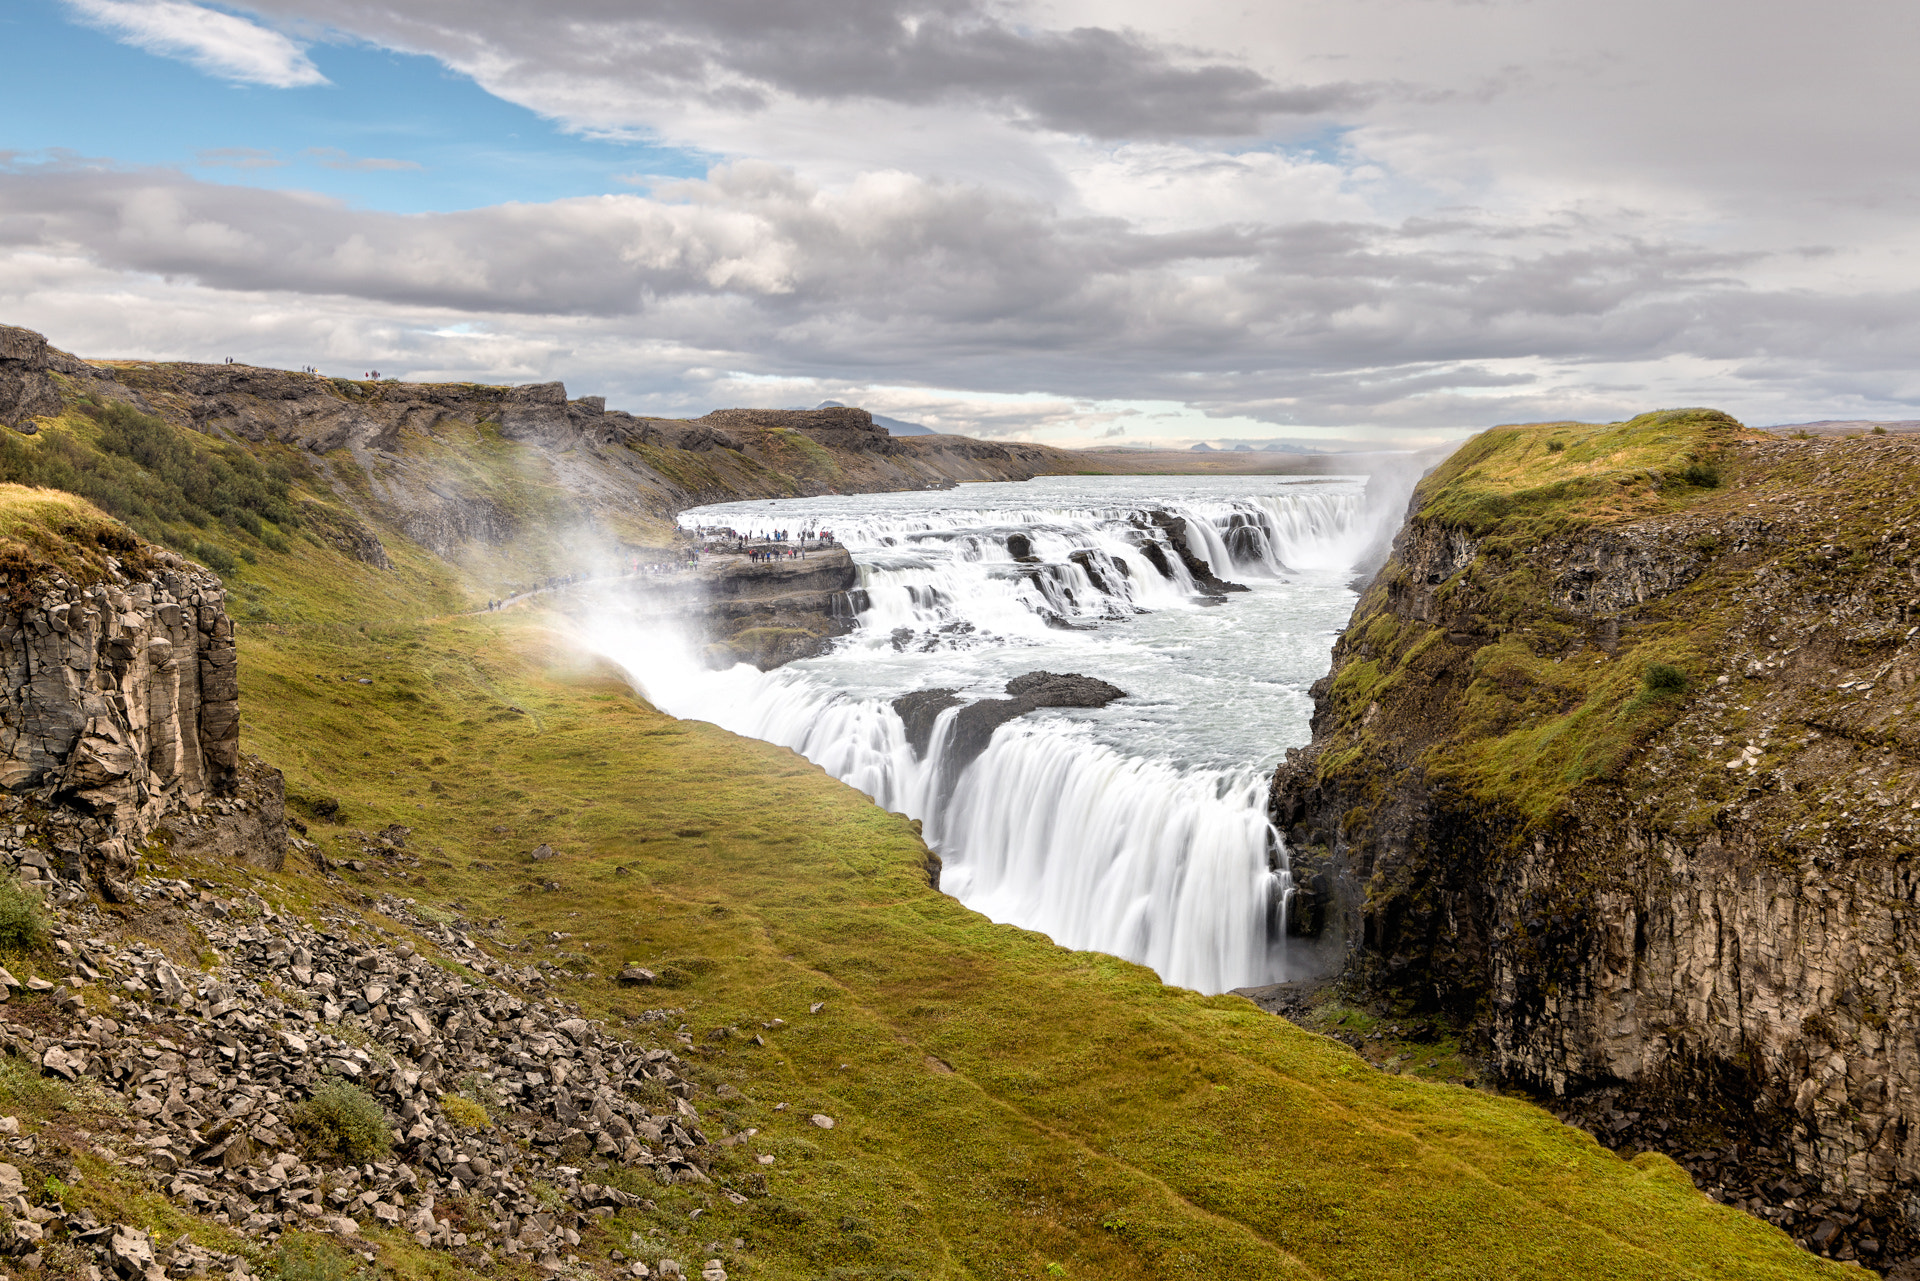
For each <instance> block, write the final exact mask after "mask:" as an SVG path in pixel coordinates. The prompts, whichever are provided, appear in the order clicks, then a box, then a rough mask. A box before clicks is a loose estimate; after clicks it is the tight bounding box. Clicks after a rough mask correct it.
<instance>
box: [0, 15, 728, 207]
mask: <svg viewBox="0 0 1920 1281" xmlns="http://www.w3.org/2000/svg"><path fill="white" fill-rule="evenodd" d="M0 46H4V47H6V48H7V49H8V50H9V51H10V53H11V54H12V56H11V57H10V58H9V59H8V62H9V70H8V74H7V75H6V76H5V77H0V120H4V121H5V122H6V125H5V128H4V130H3V131H0V152H4V151H11V152H15V153H27V155H28V157H32V156H33V154H34V153H44V152H67V153H71V154H74V155H78V156H83V157H87V158H90V159H98V160H110V161H113V162H115V163H118V164H122V165H156V166H164V167H168V168H178V169H182V170H185V171H186V172H188V173H191V174H194V175H196V176H198V177H200V178H203V179H206V180H208V181H211V182H221V183H237V184H244V185H247V186H254V187H263V188H268V189H272V190H302V191H317V192H322V193H325V194H327V195H332V196H338V197H340V198H342V199H345V200H347V201H350V202H351V203H353V204H355V205H358V206H361V207H364V208H369V209H380V210H387V211H390V212H394V213H421V212H428V211H445V210H454V209H472V208H479V207H483V206H486V205H495V204H500V203H502V202H504V201H509V200H517V201H528V202H539V201H547V200H556V199H560V198H563V197H568V196H591V195H601V194H604V193H607V192H633V191H636V190H644V183H642V184H641V185H636V184H635V182H634V181H633V180H632V179H631V176H632V175H643V176H653V177H663V178H687V177H700V176H703V175H705V173H706V171H707V169H708V167H709V166H710V165H711V164H712V163H713V162H714V160H715V159H716V157H713V156H709V155H705V154H702V153H699V152H695V151H690V150H685V149H681V148H674V147H664V146H652V145H648V144H645V143H634V142H620V141H608V140H603V139H595V138H584V137H578V136H575V135H573V134H569V133H567V132H566V131H564V130H563V129H561V128H559V127H558V126H556V125H555V124H554V123H553V122H551V121H548V120H545V119H543V118H542V117H540V116H538V115H536V114H535V113H533V112H531V111H528V110H527V109H526V108H524V107H518V106H515V105H514V104H512V103H509V102H505V101H502V100H501V99H499V98H496V97H494V96H493V95H491V94H489V93H487V92H486V91H485V90H483V89H481V88H480V87H479V86H478V85H476V84H474V83H473V81H471V80H469V79H467V78H466V77H464V76H462V75H459V74H458V73H456V72H453V71H450V70H448V69H447V68H446V67H444V66H442V65H441V64H440V63H438V62H436V61H435V60H434V59H432V58H426V57H420V56H416V55H410V54H402V53H394V52H392V51H390V50H385V49H377V48H373V47H370V46H367V45H362V44H350V43H343V44H316V45H313V46H311V47H310V48H309V49H308V50H307V52H308V55H309V56H310V57H311V58H312V59H313V61H314V62H315V63H316V64H318V66H319V67H320V70H321V71H322V72H323V73H325V75H326V77H327V79H328V80H329V81H330V82H331V83H328V84H324V85H315V86H310V87H303V88H293V89H274V88H265V87H260V86H253V85H234V84H229V83H227V82H225V81H222V80H220V79H217V78H215V77H213V76H210V75H208V74H205V73H203V72H201V71H197V70H195V69H194V68H192V67H190V66H187V65H186V64H184V63H181V62H177V61H174V60H173V59H170V58H165V57H159V56H156V55H154V54H150V53H146V52H143V51H141V50H139V49H134V48H130V47H128V46H126V45H123V44H121V43H119V42H118V41H116V40H115V39H114V38H113V37H112V36H110V35H107V34H105V33H103V32H100V31H95V30H93V29H91V28H88V27H84V26H80V25H78V24H76V23H75V22H73V21H71V20H70V19H69V17H68V15H67V12H66V10H65V9H64V8H62V6H60V5H59V4H58V3H56V2H55V0H26V2H25V3H14V4H9V5H7V6H5V8H4V9H3V10H0ZM623 178H626V179H627V180H625V181H623Z"/></svg>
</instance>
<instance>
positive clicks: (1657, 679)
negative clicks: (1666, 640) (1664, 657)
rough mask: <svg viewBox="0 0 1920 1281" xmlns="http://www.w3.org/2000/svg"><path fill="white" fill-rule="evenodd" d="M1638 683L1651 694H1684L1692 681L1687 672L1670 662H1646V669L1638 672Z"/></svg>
mask: <svg viewBox="0 0 1920 1281" xmlns="http://www.w3.org/2000/svg"><path fill="white" fill-rule="evenodd" d="M1640 683H1641V684H1642V685H1645V686H1646V687H1647V690H1648V692H1649V693H1653V694H1684V693H1686V692H1687V686H1688V685H1689V684H1691V683H1692V682H1691V681H1689V680H1688V679H1687V674H1686V673H1685V672H1683V671H1681V670H1680V669H1679V668H1678V667H1675V666H1674V665H1673V664H1672V663H1648V664H1647V669H1646V670H1645V671H1644V672H1641V673H1640Z"/></svg>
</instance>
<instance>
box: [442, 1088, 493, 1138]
mask: <svg viewBox="0 0 1920 1281" xmlns="http://www.w3.org/2000/svg"><path fill="white" fill-rule="evenodd" d="M440 1111H441V1112H443V1113H445V1114H446V1118H447V1120H449V1121H451V1122H453V1123H454V1124H455V1125H457V1126H459V1127H460V1128H461V1129H464V1130H484V1129H486V1128H487V1127H488V1126H490V1125H492V1124H493V1118H492V1117H490V1116H488V1115H487V1110H486V1109H485V1108H484V1107H481V1106H480V1105H479V1104H478V1103H475V1102H474V1101H473V1100H472V1099H463V1098H461V1097H460V1096H459V1095H458V1094H447V1095H442V1096H441V1098H440Z"/></svg>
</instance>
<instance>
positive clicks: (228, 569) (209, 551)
mask: <svg viewBox="0 0 1920 1281" xmlns="http://www.w3.org/2000/svg"><path fill="white" fill-rule="evenodd" d="M187 555H189V556H191V557H193V558H194V559H195V560H197V561H199V562H200V563H201V564H202V565H205V566H206V567H207V568H208V569H210V570H212V571H213V572H214V573H216V574H231V573H232V572H233V571H234V570H236V569H238V568H240V562H239V561H237V560H235V559H234V558H233V556H232V555H231V554H230V553H228V551H227V550H226V549H225V548H223V547H219V546H216V545H215V544H213V543H199V542H196V543H194V544H193V545H192V546H190V547H189V548H187Z"/></svg>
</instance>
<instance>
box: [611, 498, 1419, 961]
mask: <svg viewBox="0 0 1920 1281" xmlns="http://www.w3.org/2000/svg"><path fill="white" fill-rule="evenodd" d="M1156 509H1157V510H1159V511H1161V512H1165V513H1169V514H1171V515H1173V516H1175V517H1176V518H1178V519H1180V520H1183V521H1184V528H1185V530H1186V536H1187V539H1188V542H1189V544H1190V546H1191V547H1192V548H1193V550H1194V552H1195V553H1196V554H1197V555H1199V556H1201V557H1202V558H1203V559H1205V560H1206V561H1207V562H1208V563H1209V564H1210V566H1211V567H1212V570H1213V572H1214V573H1215V574H1216V575H1218V576H1219V577H1221V578H1225V579H1230V580H1233V581H1236V582H1240V583H1244V584H1246V585H1247V586H1248V587H1249V588H1251V590H1250V591H1248V592H1244V593H1234V594H1232V595H1230V596H1228V597H1227V598H1226V600H1225V602H1224V603H1218V604H1206V603H1204V602H1202V601H1201V600H1200V599H1199V598H1198V596H1197V595H1196V592H1195V588H1194V584H1193V581H1192V578H1191V576H1190V575H1189V574H1188V573H1187V571H1186V570H1185V569H1184V568H1183V567H1182V566H1181V564H1180V562H1179V559H1178V557H1177V556H1174V555H1172V554H1170V553H1167V552H1164V551H1163V553H1162V555H1161V556H1160V557H1158V558H1157V559H1158V562H1159V563H1160V564H1163V565H1165V566H1166V567H1167V568H1168V569H1169V570H1170V571H1171V572H1170V574H1166V573H1162V571H1161V569H1159V568H1157V567H1156V558H1155V557H1154V556H1153V555H1152V554H1151V553H1150V551H1149V550H1148V548H1147V544H1148V543H1158V544H1160V546H1161V547H1162V548H1164V547H1165V540H1164V535H1162V534H1160V533H1159V531H1158V530H1156V529H1155V528H1154V526H1153V524H1152V522H1151V520H1150V519H1149V518H1148V515H1147V514H1148V513H1149V512H1150V511H1153V510H1156ZM1369 510H1370V509H1369V507H1368V504H1367V503H1366V501H1365V487H1364V484H1363V483H1362V482H1361V481H1359V480H1356V479H1337V480H1319V479H1315V480H1302V479H1299V478H1291V477H1232V478H1215V477H1072V478H1045V479H1040V480H1034V481H1028V482H1024V483H1012V484H983V485H967V486H963V487H962V488H960V489H958V490H953V491H947V492H937V493H933V492H921V493H904V494H868V495H850V496H833V497H826V498H808V499H787V500H780V501H767V502H744V503H726V504H720V505H717V506H712V507H704V508H699V509H696V510H693V511H689V512H687V513H685V514H684V515H683V516H682V517H681V522H682V524H683V525H685V526H688V527H693V526H698V525H728V526H732V527H733V528H735V529H738V530H741V531H743V532H755V531H764V530H773V529H788V530H799V529H802V528H826V529H831V530H832V531H833V532H834V534H835V535H836V536H837V537H838V538H839V540H840V541H841V542H842V543H843V544H844V545H845V546H846V547H847V548H848V550H849V551H851V552H852V554H853V556H854V560H855V562H856V564H857V565H858V566H859V571H860V582H861V587H862V588H863V589H864V591H865V594H866V601H867V606H866V608H865V609H864V610H863V611H862V613H861V614H860V616H859V625H858V628H857V630H856V631H855V633H854V634H853V635H852V636H850V637H847V638H846V639H845V640H844V641H842V642H840V644H839V645H838V646H837V647H836V649H835V650H834V651H833V652H832V653H830V654H827V655H825V656H822V657H820V658H814V659H807V660H804V661H801V662H797V663H793V664H790V665H788V666H786V667H784V668H781V669H779V670H777V671H774V672H770V673H760V672H757V671H755V670H753V669H752V668H750V667H746V666H738V667H734V668H732V669H730V670H728V671H724V672H710V671H707V670H705V669H704V668H703V667H702V666H701V664H700V663H699V662H698V661H697V660H696V659H695V658H694V656H693V654H692V652H691V649H690V647H689V646H687V645H685V644H684V643H683V642H679V641H678V640H677V639H676V638H675V637H674V636H672V635H671V634H670V633H668V632H667V631H665V630H663V629H662V627H661V626H660V625H659V624H657V623H654V624H646V623H639V622H634V621H632V620H628V621H624V622H623V621H621V616H620V615H619V614H618V613H617V612H615V611H608V612H607V613H606V614H605V615H604V616H603V618H602V621H601V622H600V623H599V624H597V625H596V627H595V629H594V634H593V636H592V637H591V639H592V642H593V643H594V644H595V645H596V647H597V648H599V649H600V650H601V651H602V652H604V653H606V654H608V655H609V656H610V657H612V658H614V659H615V660H616V661H618V662H620V663H621V664H622V665H623V666H625V668H626V669H627V670H628V671H629V672H630V673H632V675H633V677H634V680H635V683H636V685H637V686H638V687H639V688H640V690H641V692H642V693H643V694H645V696H646V697H647V698H648V699H649V700H650V701H652V702H653V703H654V704H655V705H656V706H658V707H660V708H661V709H662V710H664V711H667V712H670V713H671V714H673V715H675V716H682V717H691V718H696V719H701V720H709V721H712V722H714V723H716V724H719V725H721V726H724V727H725V728H727V729H730V730H732V731H734V732H736V733H740V734H745V735H749V736H752V737H755V738H760V739H764V740H766V741H769V742H774V743H780V744H784V745H785V746H788V747H791V748H793V749H794V750H795V751H798V752H800V753H801V754H802V755H804V756H806V757H807V758H808V759H810V760H812V761H814V762H815V763H817V764H819V765H820V766H821V767H822V768H824V769H826V770H827V771H828V772H829V773H831V774H833V775H834V776H836V777H838V778H840V779H843V780H845V781H846V782H848V783H850V784H852V785H853V786H855V787H857V788H859V789H860V790H861V791H863V792H865V793H866V794H867V795H869V796H871V797H873V799H874V800H875V801H876V802H877V803H879V804H880V805H882V806H884V807H885V808H887V809H890V810H898V811H901V812H903V813H906V814H908V815H911V816H913V817H916V818H919V819H921V820H923V823H924V831H925V833H926V837H927V840H928V843H929V844H930V845H932V846H933V848H934V849H935V850H937V851H938V852H939V853H940V855H941V858H942V859H943V861H944V863H945V868H944V871H943V873H942V876H941V888H942V889H944V890H946V891H947V892H948V893H950V894H952V895H954V896H955V897H956V898H958V899H959V900H960V901H962V902H963V903H966V904H967V905H968V906H970V907H972V908H974V909H976V910H978V911H980V912H983V913H985V914H986V915H988V916H990V917H992V918H993V919H994V920H998V921H1008V922H1012V923H1014V924H1017V925H1021V926H1023V927H1026V928H1028V929H1033V930H1039V931H1041V932H1043V933H1045V934H1047V935H1048V936H1049V937H1051V938H1053V939H1054V940H1055V941H1056V942H1058V943H1061V944H1063V945H1065V946H1068V947H1075V948H1090V949H1094V950H1098V951H1103V952H1109V953H1113V954H1115V955H1118V956H1123V957H1126V958H1128V959H1130V960H1135V961H1139V962H1142V963H1144V964H1147V965H1150V966H1152V967H1153V969H1154V970H1155V971H1157V972H1158V973H1159V974H1160V975H1161V977H1162V978H1164V979H1165V980H1166V981H1167V982H1169V983H1174V984H1179V985H1181V986H1185V987H1192V988H1197V989H1199V990H1201V991H1206V992H1217V991H1223V990H1225V989H1228V988H1232V987H1241V986H1248V985H1252V984H1258V983H1269V982H1275V981H1278V980H1280V979H1282V978H1286V977H1289V976H1291V975H1292V974H1293V972H1294V971H1297V970H1298V969H1299V968H1300V966H1299V964H1298V963H1297V962H1298V960H1299V959H1300V958H1295V961H1296V963H1294V964H1291V965H1290V962H1289V957H1288V951H1287V947H1286V940H1285V936H1284V929H1283V923H1284V913H1285V906H1286V895H1287V892H1288V889H1289V887H1290V884H1291V882H1290V878H1289V875H1288V871H1287V864H1286V852H1285V848H1284V845H1283V843H1282V842H1281V840H1280V837H1279V835H1278V834H1277V833H1276V832H1274V831H1273V829H1272V827H1271V825H1270V824H1269V823H1268V822H1267V819H1266V816H1265V799H1266V783H1267V778H1268V776H1269V775H1270V773H1271V771H1272V768H1273V765H1274V763H1275V762H1276V761H1277V760H1278V758H1279V756H1280V755H1281V754H1282V753H1283V752H1284V751H1285V750H1286V748H1288V747H1291V746H1298V745H1300V744H1303V743H1305V742H1306V741H1307V738H1308V726H1307V718H1308V716H1309V715H1310V714H1311V711H1312V705H1311V700H1310V699H1309V697H1308V695H1307V688H1308V686H1309V685H1311V684H1312V683H1313V682H1314V681H1315V680H1317V679H1319V677H1321V676H1322V675H1324V674H1325V673H1326V670H1327V666H1328V662H1329V658H1330V651H1331V647H1332V643H1333V639H1334V636H1335V635H1336V634H1337V633H1338V631H1339V629H1340V628H1341V627H1342V626H1344V625H1345V623H1346V620H1347V617H1348V615H1349V614H1350V613H1351V612H1352V608H1353V602H1354V597H1353V593H1352V591H1351V590H1350V588H1349V586H1348V580H1349V578H1350V576H1351V573H1352V567H1353V562H1354V560H1355V558H1356V557H1358V556H1359V555H1360V554H1361V553H1362V551H1363V549H1364V548H1365V547H1366V546H1367V545H1368V543H1369V541H1370V539H1371V536H1372V535H1373V533H1374V532H1375V531H1374V529H1373V528H1372V521H1373V519H1374V518H1375V517H1373V516H1370V515H1369ZM1373 511H1374V512H1375V513H1376V515H1377V514H1378V511H1379V508H1378V507H1377V506H1376V507H1375V508H1374V509H1373ZM1394 514H1397V513H1394ZM1020 538H1024V539H1025V540H1026V541H1027V547H1026V549H1025V550H1026V551H1027V553H1028V555H1030V556H1031V557H1033V558H1035V559H1036V560H1037V562H1038V563H1022V562H1021V561H1020V560H1018V559H1017V558H1016V556H1015V552H1014V550H1011V549H1010V548H1009V545H1008V544H1009V540H1010V539H1013V540H1016V541H1017V540H1018V539H1020ZM1037 670H1043V671H1052V672H1073V673H1079V674H1081V675H1086V676H1095V677H1099V678H1100V679H1102V680H1106V681H1110V682H1112V683H1113V684H1115V685H1117V686H1119V687H1120V688H1121V689H1123V690H1125V691H1127V694H1128V697H1126V698H1124V699H1121V700H1119V701H1117V702H1115V703H1113V704H1112V705H1110V706H1108V707H1106V708H1103V709H1100V710H1086V709H1048V710H1043V711H1040V712H1036V713H1031V714H1029V715H1028V716H1025V717H1022V718H1020V719H1017V720H1015V721H1012V722H1010V723H1008V724H1006V725H1003V726H1001V727H1000V728H999V729H998V730H997V731H995V733H994V736H993V739H992V741H991V744H990V745H989V746H988V748H987V750H986V751H985V752H984V753H982V754H981V755H980V756H979V757H978V758H977V759H975V760H973V761H972V762H970V763H968V764H966V765H965V766H964V768H961V769H959V770H955V769H954V768H952V767H951V765H950V762H949V758H948V753H947V750H946V749H947V747H948V743H947V741H946V738H945V732H946V730H947V728H948V726H949V725H950V723H951V721H952V718H953V715H954V713H953V712H951V711H950V712H947V713H945V714H944V716H943V717H942V719H941V721H940V723H939V724H938V726H937V727H936V729H935V733H934V735H933V740H932V743H931V745H930V747H929V749H928V751H927V753H926V756H925V758H924V759H922V758H921V757H920V756H919V755H918V754H916V752H915V750H914V748H913V746H912V745H911V744H910V743H909V742H908V740H907V734H906V728H905V726H904V724H903V723H902V722H901V719H900V717H899V716H898V715H897V714H895V712H894V710H893V708H892V707H891V706H890V704H891V702H892V700H893V699H895V698H897V697H899V696H900V695H902V694H905V693H909V692H911V691H914V690H921V689H930V688H944V689H956V690H958V691H960V693H961V695H962V697H965V698H967V699H969V700H970V699H973V698H983V697H985V698H991V697H1005V696H1006V695H1005V692H1004V689H1005V685H1006V682H1007V681H1008V680H1009V679H1010V678H1012V677H1015V676H1018V675H1021V674H1023V673H1026V672H1030V671H1037Z"/></svg>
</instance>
